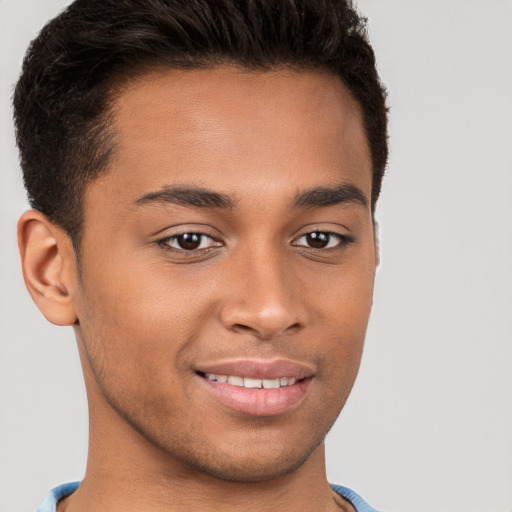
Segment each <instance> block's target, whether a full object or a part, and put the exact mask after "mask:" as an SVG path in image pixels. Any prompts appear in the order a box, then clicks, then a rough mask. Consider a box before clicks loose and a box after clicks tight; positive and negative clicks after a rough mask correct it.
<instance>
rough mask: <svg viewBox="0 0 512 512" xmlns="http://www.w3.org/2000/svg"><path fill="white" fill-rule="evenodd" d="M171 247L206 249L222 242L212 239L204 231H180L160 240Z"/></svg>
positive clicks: (189, 249)
mask: <svg viewBox="0 0 512 512" xmlns="http://www.w3.org/2000/svg"><path fill="white" fill-rule="evenodd" d="M160 244H162V245H166V246H168V247H170V248H172V249H178V250H183V251H195V250H198V249H199V250H200V249H208V248H210V247H220V246H221V245H222V244H221V243H219V242H217V241H216V240H214V239H213V238H212V237H211V236H209V235H205V234H204V233H182V234H180V235H173V236H170V237H168V238H165V239H164V240H162V241H161V242H160Z"/></svg>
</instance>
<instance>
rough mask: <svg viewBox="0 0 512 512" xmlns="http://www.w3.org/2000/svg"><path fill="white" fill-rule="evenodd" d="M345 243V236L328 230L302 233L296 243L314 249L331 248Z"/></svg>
mask: <svg viewBox="0 0 512 512" xmlns="http://www.w3.org/2000/svg"><path fill="white" fill-rule="evenodd" d="M342 243H343V236H342V235H338V234H337V233H329V232H328V231H313V232H311V233H306V234H305V235H302V236H301V237H300V238H298V239H297V241H296V242H295V243H294V245H299V246H301V247H310V248H312V249H330V248H332V247H338V246H339V245H341V244H342Z"/></svg>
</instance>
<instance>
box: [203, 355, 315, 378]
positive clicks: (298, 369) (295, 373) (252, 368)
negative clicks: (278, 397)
mask: <svg viewBox="0 0 512 512" xmlns="http://www.w3.org/2000/svg"><path fill="white" fill-rule="evenodd" d="M195 369H196V371H198V372H200V373H210V374H215V375H233V376H238V377H248V378H251V379H280V378H282V377H293V378H295V379H296V380H300V379H305V378H307V377H312V376H313V374H314V370H313V368H311V366H309V365H307V364H305V363H302V362H298V361H292V360H290V359H267V360H265V359H230V360H223V361H217V362H213V363H205V364H200V365H197V366H196V367H195Z"/></svg>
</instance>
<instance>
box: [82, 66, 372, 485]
mask: <svg viewBox="0 0 512 512" xmlns="http://www.w3.org/2000/svg"><path fill="white" fill-rule="evenodd" d="M114 113H115V131H116V134H117V135H116V143H117V146H116V151H115V153H114V157H113V160H112V163H111V166H110V169H109V171H108V172H107V173H106V174H105V175H104V176H102V177H100V178H99V179H97V180H96V181H94V182H93V183H92V184H91V185H90V186H89V187H88V190H87V193H86V196H85V231H84V237H83V239H82V254H81V277H80V279H79V285H78V288H77V290H76V293H75V295H74V301H75V309H76V315H77V317H78V321H79V325H78V326H77V327H76V331H77V337H78V341H79V345H80V347H81V350H82V353H83V354H85V357H84V365H85V367H86V368H85V374H86V384H87V387H88V391H89V392H90V393H89V395H90V400H92V403H91V404H90V407H91V415H92V416H93V418H95V419H94V421H97V422H100V423H101V422H102V421H104V422H107V421H109V420H108V418H107V416H108V415H107V416H105V415H104V413H97V411H105V410H110V411H115V415H116V417H118V418H119V417H120V418H122V421H123V423H124V424H125V425H126V426H127V427H128V428H129V429H133V430H135V431H137V432H138V435H140V436H141V438H142V439H143V440H144V441H145V442H149V443H151V445H152V446H154V447H157V449H158V450H159V452H160V453H161V454H162V455H163V456H165V457H168V458H169V459H170V460H171V459H172V460H175V461H179V462H180V463H181V464H184V465H187V466H189V467H191V468H195V469H200V471H202V472H204V473H207V474H210V475H213V476H216V477H219V478H223V479H228V480H239V481H258V480H266V479H270V478H275V477H277V476H279V475H284V474H286V473H289V472H290V471H292V470H294V469H295V468H297V467H299V466H300V465H301V464H302V463H303V462H304V461H305V460H306V459H307V458H308V456H309V455H310V454H311V453H312V452H313V451H314V450H315V449H316V448H317V447H318V446H319V445H321V443H322V441H323V438H324V436H325V435H326V433H327V431H328V430H329V428H330V427H331V426H332V424H333V422H334V420H335V419H336V417H337V415H338V413H339V412H340V410H341V408H342V407H343V405H344V403H345V400H346V398H347V396H348V394H349V391H350V389H351V387H352V385H353V382H354V379H355V376H356V373H357V369H358V365H359V360H360V356H361V351H362V346H363V340H364V336H365V330H366V326H367V321H368V316H369V313H370V308H371V302H372V290H373V281H374V271H375V265H376V254H375V244H374V236H373V224H372V215H371V210H370V207H369V202H370V190H371V161H370V155H369V150H368V145H367V141H366V137H365V133H364V129H363V124H362V118H361V114H360V111H359V109H358V107H357V104H356V103H355V102H354V101H353V100H352V99H351V97H350V95H349V94H348V93H347V91H346V90H345V88H344V87H343V86H342V84H341V83H340V81H339V80H338V79H336V78H334V77H331V76H327V75H323V74H320V73H314V72H311V73H306V72H300V73H299V72H293V71H275V72H265V73H254V72H244V71H241V70H238V69H233V68H218V69H214V70H194V71H169V72H166V73H155V74H152V75H146V76H144V77H142V78H140V79H138V80H137V81H134V82H131V83H130V84H128V85H127V86H126V87H125V88H124V89H123V91H122V93H121V94H120V96H119V99H118V101H117V103H116V106H115V109H114ZM91 390H92V391H91ZM91 396H92V399H91ZM95 411H96V413H95ZM102 414H103V416H104V417H102Z"/></svg>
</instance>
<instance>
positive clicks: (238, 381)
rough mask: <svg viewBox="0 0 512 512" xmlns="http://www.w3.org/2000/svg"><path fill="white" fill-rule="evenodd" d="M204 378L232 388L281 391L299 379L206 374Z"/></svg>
mask: <svg viewBox="0 0 512 512" xmlns="http://www.w3.org/2000/svg"><path fill="white" fill-rule="evenodd" d="M203 376H204V378H206V379H208V380H209V381H212V382H221V383H226V382H227V383H228V384H230V385H231V386H238V387H240V388H248V389H279V388H284V387H286V386H293V385H294V384H295V382H296V381H297V379H295V377H280V378H277V379H253V378H251V377H239V376H238V375H216V374H215V373H205V374H203Z"/></svg>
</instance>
